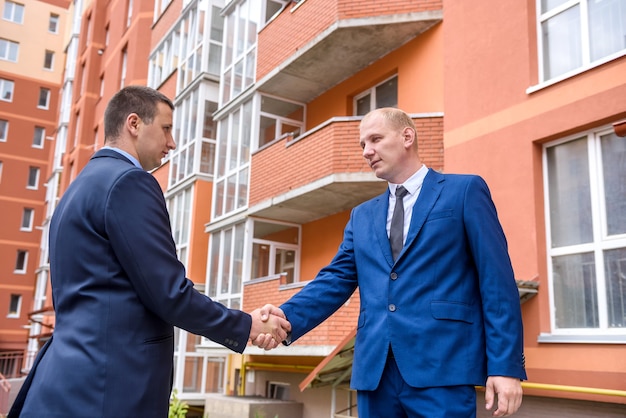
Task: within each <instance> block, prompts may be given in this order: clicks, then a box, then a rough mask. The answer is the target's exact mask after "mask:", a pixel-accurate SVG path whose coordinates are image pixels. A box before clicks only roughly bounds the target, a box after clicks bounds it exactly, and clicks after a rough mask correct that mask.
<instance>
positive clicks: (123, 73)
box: [120, 48, 128, 90]
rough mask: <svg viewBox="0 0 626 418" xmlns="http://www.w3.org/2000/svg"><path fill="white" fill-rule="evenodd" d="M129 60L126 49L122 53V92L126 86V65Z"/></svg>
mask: <svg viewBox="0 0 626 418" xmlns="http://www.w3.org/2000/svg"><path fill="white" fill-rule="evenodd" d="M127 60H128V52H127V51H126V48H124V50H123V51H122V63H121V68H120V90H121V89H123V88H124V86H125V85H126V65H127Z"/></svg>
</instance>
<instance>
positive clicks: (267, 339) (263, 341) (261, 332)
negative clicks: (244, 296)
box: [250, 304, 291, 350]
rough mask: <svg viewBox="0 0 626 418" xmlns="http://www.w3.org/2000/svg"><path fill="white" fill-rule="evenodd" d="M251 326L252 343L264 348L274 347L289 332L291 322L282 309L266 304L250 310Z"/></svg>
mask: <svg viewBox="0 0 626 418" xmlns="http://www.w3.org/2000/svg"><path fill="white" fill-rule="evenodd" d="M250 316H252V327H251V328H250V341H251V342H252V345H255V346H257V347H259V348H263V349H265V350H271V349H273V348H276V347H278V346H279V345H280V343H282V342H283V341H284V340H285V338H287V336H288V335H289V332H291V324H290V323H289V321H287V317H286V316H285V313H284V312H283V311H282V309H280V308H277V307H276V306H274V305H271V304H267V305H265V306H263V307H262V308H257V309H255V310H254V311H252V312H250Z"/></svg>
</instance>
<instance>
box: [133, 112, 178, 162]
mask: <svg viewBox="0 0 626 418" xmlns="http://www.w3.org/2000/svg"><path fill="white" fill-rule="evenodd" d="M172 113H173V112H172V109H171V108H170V107H169V106H168V105H167V104H165V103H158V104H157V113H156V115H155V116H154V119H153V120H152V123H150V124H147V123H145V121H143V120H141V119H139V126H138V129H139V133H138V137H137V142H136V149H137V159H138V160H139V163H140V164H141V166H142V167H143V169H144V170H146V171H150V170H152V169H154V168H157V167H158V166H160V165H161V160H162V159H163V158H165V156H167V153H168V152H169V151H170V150H173V149H176V143H175V142H174V138H173V137H172Z"/></svg>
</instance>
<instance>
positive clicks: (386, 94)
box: [376, 77, 398, 109]
mask: <svg viewBox="0 0 626 418" xmlns="http://www.w3.org/2000/svg"><path fill="white" fill-rule="evenodd" d="M381 107H398V77H394V78H392V79H390V80H387V81H385V82H384V83H382V84H380V85H379V86H377V87H376V108H377V109H380V108H381Z"/></svg>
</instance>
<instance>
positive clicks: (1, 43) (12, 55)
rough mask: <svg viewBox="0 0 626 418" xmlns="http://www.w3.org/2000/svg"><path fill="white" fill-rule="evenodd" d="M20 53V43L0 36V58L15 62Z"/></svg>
mask: <svg viewBox="0 0 626 418" xmlns="http://www.w3.org/2000/svg"><path fill="white" fill-rule="evenodd" d="M19 54H20V43H19V42H15V41H12V40H10V39H3V38H0V60H3V61H9V62H17V60H18V56H19Z"/></svg>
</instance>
